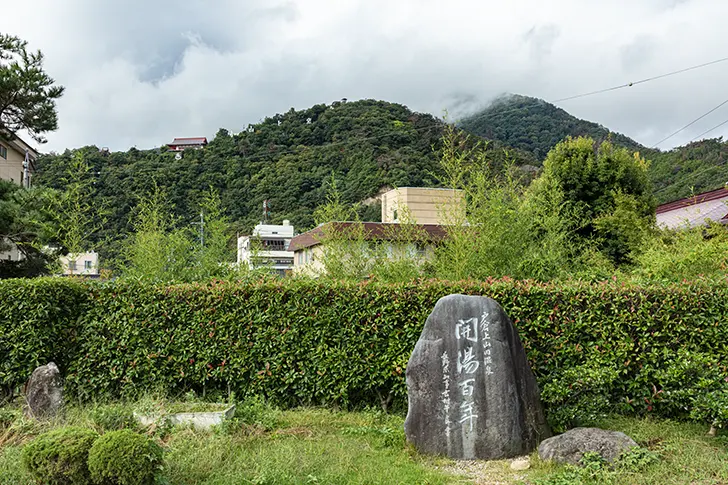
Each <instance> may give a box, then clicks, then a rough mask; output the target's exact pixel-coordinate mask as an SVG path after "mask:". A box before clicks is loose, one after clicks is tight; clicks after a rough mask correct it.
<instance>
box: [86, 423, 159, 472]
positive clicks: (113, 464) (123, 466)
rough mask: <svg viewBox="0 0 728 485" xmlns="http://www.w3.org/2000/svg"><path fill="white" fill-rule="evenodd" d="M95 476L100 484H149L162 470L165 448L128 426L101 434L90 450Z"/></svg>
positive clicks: (91, 466) (91, 465) (91, 470)
mask: <svg viewBox="0 0 728 485" xmlns="http://www.w3.org/2000/svg"><path fill="white" fill-rule="evenodd" d="M88 469H89V471H90V472H91V479H92V480H93V482H94V483H96V484H98V485H149V484H153V483H155V481H157V480H158V478H159V477H160V475H161V471H162V448H161V447H160V446H159V445H157V444H156V443H155V442H154V441H152V440H150V439H149V438H147V437H146V436H144V435H141V434H138V433H135V432H133V431H131V430H128V429H122V430H119V431H110V432H108V433H106V434H105V435H103V436H102V437H100V438H99V439H98V440H96V442H95V443H94V445H93V446H92V447H91V450H90V451H89V454H88Z"/></svg>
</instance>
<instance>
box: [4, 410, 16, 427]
mask: <svg viewBox="0 0 728 485" xmlns="http://www.w3.org/2000/svg"><path fill="white" fill-rule="evenodd" d="M18 414H19V413H18V412H16V411H13V410H10V409H2V408H0V429H3V428H8V427H10V426H11V425H12V424H13V422H14V421H15V420H16V419H17V417H18Z"/></svg>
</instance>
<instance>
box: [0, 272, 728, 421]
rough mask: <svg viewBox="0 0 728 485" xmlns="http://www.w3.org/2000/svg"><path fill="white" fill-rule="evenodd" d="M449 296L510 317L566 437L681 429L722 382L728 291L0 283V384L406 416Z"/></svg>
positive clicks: (571, 285) (426, 284)
mask: <svg viewBox="0 0 728 485" xmlns="http://www.w3.org/2000/svg"><path fill="white" fill-rule="evenodd" d="M450 293H465V294H481V295H487V296H490V297H492V298H494V299H496V300H497V301H498V302H500V303H501V304H502V305H503V307H504V308H505V309H506V312H507V313H508V314H509V315H510V317H511V319H512V320H513V321H514V323H515V325H516V326H517V328H518V331H519V334H520V335H521V338H522V341H523V343H524V347H525V348H526V351H527V353H528V357H529V361H530V363H531V366H532V369H533V370H534V372H535V374H536V376H537V378H538V380H539V383H540V385H541V388H542V397H543V400H544V402H545V403H546V405H547V407H548V408H549V409H550V412H551V414H552V416H558V421H559V422H568V421H569V420H573V419H577V418H579V417H580V416H581V417H583V416H584V415H585V414H588V413H587V410H585V409H583V407H584V406H590V407H591V410H594V409H600V410H601V409H608V410H611V411H615V410H616V411H620V412H629V413H638V414H639V413H646V412H653V413H658V414H661V415H665V416H678V415H687V414H688V413H690V412H691V409H687V408H688V407H689V405H690V403H692V401H691V399H692V398H694V397H695V396H693V395H692V394H690V393H688V395H687V396H685V395H680V391H681V390H683V391H684V390H685V388H686V386H687V388H689V387H690V385H691V382H685V381H686V380H687V381H690V380H691V379H694V380H696V382H697V379H698V378H699V379H702V380H700V383H701V384H700V386H703V387H702V388H701V389H702V390H704V391H706V392H708V391H714V390H716V389H714V388H713V387H714V386H715V385H717V384H716V383H717V382H723V381H722V380H721V379H723V378H724V377H728V374H727V373H726V371H725V368H724V367H723V366H722V364H721V361H725V357H726V356H728V327H726V325H724V324H723V322H724V320H725V317H726V315H728V287H726V286H725V285H719V286H711V285H709V284H706V283H700V282H697V283H683V284H681V285H672V286H633V285H622V284H617V283H614V282H608V283H600V284H586V283H579V282H565V283H548V284H543V283H534V282H529V281H513V280H508V279H504V280H497V281H489V282H461V283H449V282H441V281H429V280H428V281H418V282H413V283H408V284H397V285H384V284H377V283H362V284H358V285H355V284H345V283H335V284H333V283H318V282H302V281H296V280H280V281H276V282H261V283H258V284H236V283H226V282H212V283H209V284H198V285H175V286H154V285H143V284H140V283H134V282H123V281H121V282H107V283H81V282H73V281H67V280H54V279H39V280H7V281H3V282H0V356H2V358H1V359H0V384H2V385H3V386H5V387H6V388H8V387H13V386H17V385H19V384H21V383H22V382H24V381H25V380H26V379H27V378H28V376H29V375H30V373H31V372H32V370H33V368H34V367H35V366H36V365H38V364H42V363H45V361H47V360H51V359H52V360H54V361H55V362H56V363H57V364H58V365H59V367H60V368H61V370H62V372H63V374H64V375H65V376H66V380H67V385H68V390H69V391H70V393H71V395H73V396H76V397H78V398H79V399H99V398H102V397H119V396H134V395H138V394H143V393H146V392H150V391H161V392H164V393H167V394H177V393H183V392H185V391H188V390H194V391H196V392H198V393H200V394H206V395H209V396H210V397H211V398H214V397H219V396H221V395H227V394H228V393H230V392H235V393H236V395H238V396H246V395H261V396H265V397H266V398H267V399H270V400H272V401H274V402H276V403H278V404H281V405H284V406H294V405H300V404H336V405H341V406H352V405H365V404H380V403H384V402H387V401H388V399H392V398H393V400H394V402H395V403H403V402H405V399H406V387H405V381H404V371H405V366H406V363H407V360H408V358H409V356H410V353H411V351H412V349H413V348H414V345H415V342H416V341H417V338H418V337H419V334H420V331H421V328H422V325H423V324H424V321H425V319H426V317H427V315H428V314H429V312H430V311H431V310H432V308H433V306H434V304H435V302H436V301H437V299H438V298H440V297H442V296H444V295H447V294H450ZM696 362H697V363H699V365H697V364H696ZM706 372H708V374H709V375H708V374H706ZM701 373H702V374H701ZM698 374H700V376H698ZM706 383H707V384H706ZM696 386H698V384H696ZM711 386H712V387H711ZM698 387H699V386H698ZM691 389H692V388H691ZM696 389H697V387H696ZM690 392H692V391H690ZM695 392H697V391H695ZM683 394H684V393H683ZM686 399H687V401H686ZM686 403H687V404H686ZM574 406H577V408H578V407H581V411H578V410H577V411H575V410H574ZM708 414H710V413H708ZM708 417H709V416H708Z"/></svg>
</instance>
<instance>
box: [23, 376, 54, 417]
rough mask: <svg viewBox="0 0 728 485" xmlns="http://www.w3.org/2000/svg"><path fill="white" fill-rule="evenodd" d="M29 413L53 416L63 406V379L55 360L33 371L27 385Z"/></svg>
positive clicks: (26, 396) (34, 415)
mask: <svg viewBox="0 0 728 485" xmlns="http://www.w3.org/2000/svg"><path fill="white" fill-rule="evenodd" d="M25 400H26V402H27V404H28V407H27V413H28V414H29V415H30V416H32V417H34V418H51V417H53V416H55V415H56V414H58V411H60V409H61V407H63V379H62V378H61V373H60V371H59V370H58V367H57V366H56V364H54V363H53V362H49V363H48V364H46V365H42V366H40V367H38V368H37V369H35V370H34V371H33V374H32V375H31V376H30V380H28V383H27V384H26V385H25Z"/></svg>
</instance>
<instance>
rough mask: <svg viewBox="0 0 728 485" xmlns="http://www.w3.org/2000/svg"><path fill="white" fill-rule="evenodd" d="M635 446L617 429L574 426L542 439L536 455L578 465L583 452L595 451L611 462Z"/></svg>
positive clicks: (630, 439)
mask: <svg viewBox="0 0 728 485" xmlns="http://www.w3.org/2000/svg"><path fill="white" fill-rule="evenodd" d="M635 446H637V443H635V441H634V440H633V439H632V438H630V437H629V436H627V435H626V434H624V433H621V432H619V431H606V430H603V429H599V428H574V429H570V430H569V431H567V432H566V433H564V434H560V435H558V436H554V437H553V438H549V439H547V440H545V441H543V442H542V443H541V445H540V446H539V447H538V456H539V457H540V458H541V459H542V460H553V461H556V462H558V463H569V464H571V465H579V464H580V463H579V462H580V460H581V457H582V456H584V453H587V452H595V453H599V454H600V455H601V456H602V458H604V459H605V460H606V461H607V462H609V463H612V462H613V461H614V460H616V459H617V458H618V457H619V455H621V454H622V453H623V452H624V451H627V450H629V449H630V448H632V447H635Z"/></svg>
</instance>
